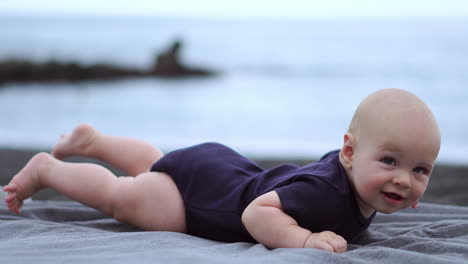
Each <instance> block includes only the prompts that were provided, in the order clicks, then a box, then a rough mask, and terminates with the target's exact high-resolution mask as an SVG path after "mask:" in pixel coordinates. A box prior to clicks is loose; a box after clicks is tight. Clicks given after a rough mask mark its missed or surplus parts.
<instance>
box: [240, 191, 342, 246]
mask: <svg viewBox="0 0 468 264" xmlns="http://www.w3.org/2000/svg"><path fill="white" fill-rule="evenodd" d="M242 222H243V223H244V225H245V227H246V229H247V231H249V233H250V235H251V236H252V237H253V238H255V240H257V241H258V242H260V243H262V244H264V245H265V246H267V247H269V248H303V247H304V248H317V249H324V250H328V251H332V252H337V253H341V252H344V251H346V246H347V244H346V240H345V239H344V238H343V237H341V236H339V235H337V234H335V233H333V232H331V231H324V232H320V233H312V232H311V231H309V230H307V229H305V228H302V227H300V226H299V225H298V224H297V221H296V220H294V218H292V217H291V216H289V215H287V214H286V213H284V212H283V210H282V206H281V201H280V198H279V196H278V194H277V193H276V192H275V191H271V192H268V193H266V194H263V195H261V196H259V197H257V199H255V200H254V201H252V202H251V203H250V204H249V206H247V208H246V209H245V210H244V212H243V213H242Z"/></svg>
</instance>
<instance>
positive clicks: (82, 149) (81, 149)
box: [52, 124, 162, 176]
mask: <svg viewBox="0 0 468 264" xmlns="http://www.w3.org/2000/svg"><path fill="white" fill-rule="evenodd" d="M52 155H53V156H54V157H56V158H58V159H63V158H65V157H68V156H73V155H80V156H86V157H91V158H96V159H99V160H103V161H105V162H108V163H110V164H112V165H114V166H116V167H118V168H119V169H122V170H123V171H125V172H126V173H128V175H130V176H136V175H138V174H141V173H143V172H148V171H149V170H150V168H151V166H152V165H153V164H154V162H156V161H157V160H159V159H160V158H161V157H162V153H161V151H159V150H158V149H157V148H155V147H154V146H152V145H151V144H149V143H148V142H145V141H142V140H138V139H134V138H127V137H117V136H109V135H105V134H102V133H100V132H99V131H97V130H96V129H95V128H94V127H92V126H91V125H89V124H80V125H78V126H77V127H76V128H75V129H74V130H73V132H72V134H71V135H64V136H62V138H61V140H60V141H59V142H58V143H57V144H56V145H55V146H54V147H53V149H52Z"/></svg>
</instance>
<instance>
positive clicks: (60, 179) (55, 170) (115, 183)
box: [4, 153, 185, 232]
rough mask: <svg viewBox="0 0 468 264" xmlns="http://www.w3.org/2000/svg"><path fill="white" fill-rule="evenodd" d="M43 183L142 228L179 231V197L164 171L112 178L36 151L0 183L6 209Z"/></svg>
mask: <svg viewBox="0 0 468 264" xmlns="http://www.w3.org/2000/svg"><path fill="white" fill-rule="evenodd" d="M46 187H49V188H52V189H55V190H57V191H59V192H61V193H63V194H65V195H66V196H68V197H70V198H72V199H73V200H76V201H78V202H80V203H83V204H85V205H87V206H90V207H93V208H95V209H98V210H100V211H102V212H104V213H106V214H108V215H110V216H113V217H114V218H116V219H117V220H119V221H122V222H127V223H129V224H132V225H135V226H137V227H139V228H142V229H145V230H164V231H178V232H184V231H185V209H184V205H183V202H182V198H181V195H180V193H179V190H178V189H177V187H176V185H175V183H174V181H173V180H172V178H170V177H169V176H168V175H167V174H164V173H158V172H148V173H144V174H141V175H138V176H137V177H116V176H115V175H113V174H112V173H111V172H110V171H109V170H107V169H106V168H104V167H102V166H99V165H96V164H90V163H89V164H88V163H81V164H80V163H67V162H62V161H60V160H57V159H55V158H54V157H52V156H51V155H50V154H47V153H39V154H37V155H36V156H34V157H33V158H32V159H31V160H30V161H29V162H28V164H27V165H26V166H25V167H24V168H23V169H22V170H21V171H20V172H19V173H18V174H17V175H15V176H14V177H13V179H12V180H11V181H10V183H9V184H8V185H7V186H5V187H4V191H6V192H8V195H7V197H6V198H5V201H6V203H7V206H8V208H9V209H10V210H11V211H14V212H17V213H19V212H20V208H21V206H22V205H23V200H24V199H27V198H29V197H31V196H32V195H33V194H34V193H35V192H37V191H39V190H40V189H42V188H46Z"/></svg>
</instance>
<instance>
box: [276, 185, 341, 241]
mask: <svg viewBox="0 0 468 264" xmlns="http://www.w3.org/2000/svg"><path fill="white" fill-rule="evenodd" d="M275 191H276V192H277V193H278V196H279V198H280V201H281V206H282V207H283V211H284V212H285V213H286V214H288V215H289V216H291V217H292V218H294V219H295V220H296V221H297V223H298V224H299V226H301V227H303V228H306V229H308V230H310V231H311V232H322V231H327V230H328V231H334V230H335V229H336V227H337V226H338V225H339V224H340V222H341V221H344V219H343V217H344V216H345V215H346V214H345V210H346V209H345V208H344V205H343V204H344V203H343V201H342V199H343V197H341V196H340V194H339V193H338V191H337V189H336V188H334V187H333V186H332V185H331V184H330V183H328V182H326V181H324V180H321V179H319V178H317V177H313V178H301V179H298V180H296V181H293V182H292V183H290V184H288V185H285V186H282V187H280V188H277V189H275Z"/></svg>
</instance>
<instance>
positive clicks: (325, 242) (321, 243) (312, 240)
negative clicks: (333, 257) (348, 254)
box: [304, 231, 347, 253]
mask: <svg viewBox="0 0 468 264" xmlns="http://www.w3.org/2000/svg"><path fill="white" fill-rule="evenodd" d="M304 247H305V248H316V249H323V250H328V251H331V252H335V253H343V252H345V251H346V248H347V242H346V240H345V239H344V238H343V237H342V236H339V235H337V234H335V233H333V232H331V231H323V232H320V233H312V234H311V235H310V236H309V238H307V240H306V243H305V245H304Z"/></svg>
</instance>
